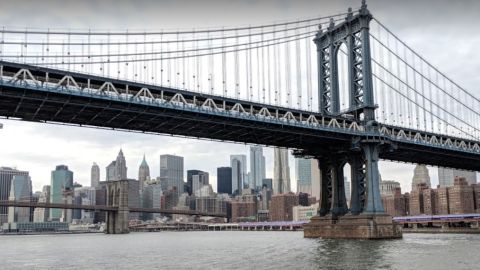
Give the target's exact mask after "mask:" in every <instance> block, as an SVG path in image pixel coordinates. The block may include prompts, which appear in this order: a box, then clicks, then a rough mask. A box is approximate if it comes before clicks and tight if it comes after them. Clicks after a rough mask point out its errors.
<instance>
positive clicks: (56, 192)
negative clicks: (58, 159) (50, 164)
mask: <svg viewBox="0 0 480 270" xmlns="http://www.w3.org/2000/svg"><path fill="white" fill-rule="evenodd" d="M66 190H71V191H73V172H72V171H70V170H68V166H66V165H58V166H57V167H56V168H55V170H54V171H52V178H51V180H50V203H64V198H63V193H64V191H66ZM61 217H62V209H50V216H49V219H50V220H52V221H58V220H60V218H61Z"/></svg>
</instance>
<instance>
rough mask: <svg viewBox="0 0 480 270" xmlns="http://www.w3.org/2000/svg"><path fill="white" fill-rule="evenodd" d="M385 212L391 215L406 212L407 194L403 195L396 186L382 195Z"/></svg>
mask: <svg viewBox="0 0 480 270" xmlns="http://www.w3.org/2000/svg"><path fill="white" fill-rule="evenodd" d="M382 202H383V207H384V208H385V212H386V213H387V214H389V215H391V216H393V217H398V216H405V215H407V214H408V203H409V202H408V195H403V194H402V190H401V189H400V187H396V188H395V189H394V190H393V191H392V192H391V193H389V194H388V195H384V196H382Z"/></svg>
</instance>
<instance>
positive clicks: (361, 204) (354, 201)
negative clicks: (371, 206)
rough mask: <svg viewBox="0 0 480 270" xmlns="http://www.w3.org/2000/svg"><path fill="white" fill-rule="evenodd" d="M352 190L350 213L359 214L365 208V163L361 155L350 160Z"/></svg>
mask: <svg viewBox="0 0 480 270" xmlns="http://www.w3.org/2000/svg"><path fill="white" fill-rule="evenodd" d="M350 168H351V176H352V182H351V183H352V190H351V192H352V193H351V197H350V213H351V214H352V215H358V214H360V213H361V212H362V211H363V209H364V208H365V161H364V158H363V156H362V155H361V154H356V155H353V156H352V157H351V158H350Z"/></svg>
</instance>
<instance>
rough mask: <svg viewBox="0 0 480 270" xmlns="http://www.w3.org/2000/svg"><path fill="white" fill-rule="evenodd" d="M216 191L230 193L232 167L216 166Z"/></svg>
mask: <svg viewBox="0 0 480 270" xmlns="http://www.w3.org/2000/svg"><path fill="white" fill-rule="evenodd" d="M217 193H219V194H221V193H225V194H232V167H219V168H217Z"/></svg>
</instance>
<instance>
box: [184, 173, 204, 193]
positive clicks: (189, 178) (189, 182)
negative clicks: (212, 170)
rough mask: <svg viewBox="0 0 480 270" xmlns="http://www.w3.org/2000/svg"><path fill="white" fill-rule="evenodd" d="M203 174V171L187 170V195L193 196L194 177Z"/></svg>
mask: <svg viewBox="0 0 480 270" xmlns="http://www.w3.org/2000/svg"><path fill="white" fill-rule="evenodd" d="M200 172H202V171H201V170H187V193H188V195H192V194H193V176H194V175H196V174H198V173H200Z"/></svg>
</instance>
